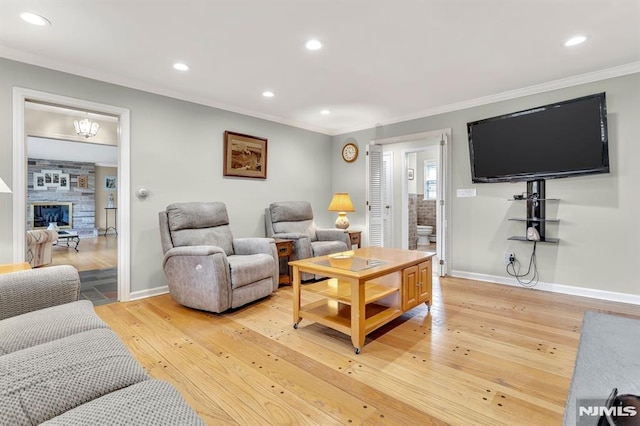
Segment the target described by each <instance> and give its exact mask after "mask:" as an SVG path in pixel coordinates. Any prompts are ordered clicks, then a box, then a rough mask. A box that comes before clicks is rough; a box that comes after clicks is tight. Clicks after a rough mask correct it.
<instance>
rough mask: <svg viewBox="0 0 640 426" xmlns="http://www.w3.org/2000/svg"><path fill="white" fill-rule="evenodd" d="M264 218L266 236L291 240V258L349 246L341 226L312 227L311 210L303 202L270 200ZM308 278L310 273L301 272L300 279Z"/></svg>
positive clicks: (328, 251) (335, 250)
mask: <svg viewBox="0 0 640 426" xmlns="http://www.w3.org/2000/svg"><path fill="white" fill-rule="evenodd" d="M264 220H265V227H266V232H267V237H272V238H283V239H286V240H293V260H297V259H306V258H309V257H317V256H324V255H326V254H332V253H339V252H341V251H346V250H350V249H351V244H350V240H349V234H348V233H347V232H346V231H345V230H344V229H336V228H331V229H320V228H317V227H316V224H315V222H314V220H313V209H312V208H311V204H310V203H308V202H306V201H280V202H276V203H271V204H270V205H269V207H268V208H267V209H266V210H265V214H264ZM312 278H313V274H309V273H302V276H301V279H302V280H303V281H306V280H310V279H312ZM316 278H320V277H316Z"/></svg>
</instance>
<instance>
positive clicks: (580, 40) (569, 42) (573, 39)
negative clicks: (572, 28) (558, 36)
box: [564, 35, 587, 47]
mask: <svg viewBox="0 0 640 426" xmlns="http://www.w3.org/2000/svg"><path fill="white" fill-rule="evenodd" d="M585 41H587V36H583V35H577V36H574V37H571V38H570V39H569V40H567V41H565V42H564V45H565V46H567V47H571V46H575V45H578V44H580V43H584V42H585Z"/></svg>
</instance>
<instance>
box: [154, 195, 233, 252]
mask: <svg viewBox="0 0 640 426" xmlns="http://www.w3.org/2000/svg"><path fill="white" fill-rule="evenodd" d="M167 221H168V225H169V231H170V233H171V241H172V242H173V246H174V247H184V246H217V247H220V248H222V249H223V250H224V252H225V253H226V254H227V256H230V255H232V254H233V235H232V234H231V229H230V228H229V216H228V214H227V207H226V206H225V204H224V203H221V202H210V203H174V204H170V205H169V206H168V207H167Z"/></svg>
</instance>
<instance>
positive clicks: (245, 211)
mask: <svg viewBox="0 0 640 426" xmlns="http://www.w3.org/2000/svg"><path fill="white" fill-rule="evenodd" d="M0 75H1V76H2V78H1V79H0V177H2V179H3V180H4V181H5V182H7V184H8V185H9V186H10V187H13V185H12V175H13V165H12V149H13V148H12V146H13V142H12V140H13V133H12V132H13V130H12V115H13V113H12V90H13V87H23V88H29V89H33V90H38V91H43V92H49V93H53V94H58V95H63V96H68V97H74V98H79V99H86V100H90V101H94V102H98V103H101V104H106V105H113V106H117V107H121V108H127V109H129V110H130V112H131V194H132V199H131V215H130V222H131V291H132V292H135V291H143V290H146V289H152V288H156V287H160V286H163V285H165V284H166V280H165V278H164V275H163V273H162V268H161V265H162V250H161V246H160V236H159V231H158V212H159V211H161V210H164V209H165V208H166V206H167V205H168V204H170V203H174V202H181V201H222V202H225V203H226V205H227V209H228V211H229V217H230V219H231V228H232V231H233V232H234V236H236V237H250V236H264V232H265V231H264V209H265V208H266V207H267V206H268V205H269V203H271V202H273V201H282V200H308V201H309V202H311V204H312V206H313V208H314V213H315V215H316V217H317V222H318V224H319V225H321V226H330V225H332V224H333V220H334V219H333V218H332V215H331V214H330V213H329V212H327V211H326V208H327V206H328V205H329V202H330V201H331V195H332V185H331V180H332V173H331V161H330V155H331V149H330V146H331V145H330V144H331V139H330V137H328V136H326V135H322V134H319V133H314V132H310V131H306V130H301V129H297V128H293V127H289V126H285V125H282V124H277V123H273V122H269V121H266V120H261V119H257V118H252V117H248V116H243V115H240V114H236V113H232V112H228V111H223V110H219V109H215V108H210V107H205V106H202V105H196V104H193V103H188V102H183V101H178V100H175V99H171V98H167V97H164V96H158V95H153V94H150V93H146V92H142V91H138V90H132V89H127V88H125V87H121V86H116V85H113V84H108V83H103V82H98V81H95V80H91V79H87V78H82V77H77V76H73V75H69V74H65V73H60V72H57V71H52V70H48V69H45V68H40V67H35V66H31V65H27V64H23V63H19V62H15V61H9V60H6V59H2V58H0ZM225 130H231V131H236V132H241V133H246V134H250V135H255V136H259V137H264V138H267V139H268V152H267V155H268V168H267V179H266V180H257V179H242V178H225V177H223V175H222V161H223V160H222V152H223V134H224V131H225ZM140 187H147V188H149V190H150V196H149V198H148V199H147V200H145V201H140V200H138V199H137V198H135V196H133V194H135V191H136V190H137V189H138V188H140ZM12 215H13V213H12V199H11V195H6V194H0V218H2V220H1V221H0V263H9V262H11V261H12V258H13V254H12V245H11V241H12V239H13V238H17V237H19V236H15V235H13V230H12V226H11V224H12V221H13V216H12Z"/></svg>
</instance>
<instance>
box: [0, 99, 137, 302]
mask: <svg viewBox="0 0 640 426" xmlns="http://www.w3.org/2000/svg"><path fill="white" fill-rule="evenodd" d="M27 101H35V102H41V103H42V102H44V103H50V104H55V105H59V106H63V107H71V108H76V109H80V110H90V111H94V112H97V113H102V114H108V115H113V116H116V117H117V118H118V191H117V193H118V218H117V223H118V300H119V301H128V300H129V299H130V293H131V283H130V277H131V273H130V271H131V264H130V246H131V243H130V241H131V230H130V228H131V225H130V220H129V217H130V211H131V205H130V186H131V185H130V180H131V176H130V112H129V109H126V108H120V107H116V106H112V105H106V104H101V103H96V102H92V101H88V100H84V99H77V98H71V97H67V96H61V95H55V94H52V93H47V92H41V91H37V90H32V89H25V88H22V87H14V88H13V199H12V203H13V232H14V237H13V261H14V262H16V263H18V262H24V260H25V257H26V238H25V236H26V235H27V213H26V211H27V208H26V206H27V182H28V178H27V136H28V135H27V134H26V130H25V102H27ZM21 236H22V237H21Z"/></svg>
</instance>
